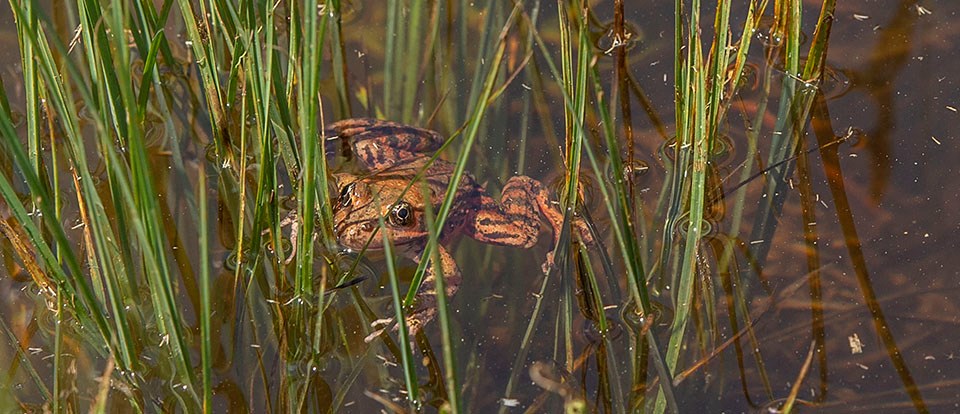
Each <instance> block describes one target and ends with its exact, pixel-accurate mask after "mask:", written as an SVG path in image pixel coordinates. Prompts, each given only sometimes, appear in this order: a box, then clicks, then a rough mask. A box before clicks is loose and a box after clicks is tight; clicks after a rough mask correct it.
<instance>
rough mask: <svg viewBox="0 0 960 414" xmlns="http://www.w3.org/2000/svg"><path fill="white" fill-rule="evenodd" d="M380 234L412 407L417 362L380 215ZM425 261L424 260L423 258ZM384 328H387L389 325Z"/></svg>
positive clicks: (416, 401)
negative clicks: (414, 357)
mask: <svg viewBox="0 0 960 414" xmlns="http://www.w3.org/2000/svg"><path fill="white" fill-rule="evenodd" d="M379 222H380V234H381V237H383V254H384V256H386V259H387V276H388V277H389V279H390V297H391V298H393V310H394V321H396V324H397V339H398V340H399V345H400V365H401V367H402V368H403V379H404V382H405V383H406V386H407V400H408V401H409V402H410V404H411V405H412V406H413V407H415V408H416V407H419V406H420V400H419V399H420V384H419V383H418V382H417V364H416V362H415V361H414V359H413V349H412V347H411V345H410V344H411V343H412V341H411V339H412V338H411V337H410V335H409V330H408V329H407V321H406V318H405V315H404V313H405V312H404V309H405V307H404V306H403V302H402V301H401V300H400V298H401V297H400V280H399V278H398V277H397V271H396V268H395V264H394V254H393V245H392V244H393V241H392V240H390V236H389V232H388V231H387V227H386V224H385V223H384V221H383V217H382V216H381V217H380V219H379ZM424 261H426V260H424ZM386 329H389V325H388V326H387V328H386Z"/></svg>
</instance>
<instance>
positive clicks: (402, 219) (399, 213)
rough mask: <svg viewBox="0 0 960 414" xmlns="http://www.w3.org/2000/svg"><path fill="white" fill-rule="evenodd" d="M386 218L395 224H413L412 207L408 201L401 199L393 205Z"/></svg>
mask: <svg viewBox="0 0 960 414" xmlns="http://www.w3.org/2000/svg"><path fill="white" fill-rule="evenodd" d="M387 219H388V220H389V221H390V224H393V225H395V226H409V225H411V224H413V207H411V206H410V203H407V202H406V201H401V202H399V203H397V204H396V205H395V206H393V210H391V211H390V216H389V217H388V218H387Z"/></svg>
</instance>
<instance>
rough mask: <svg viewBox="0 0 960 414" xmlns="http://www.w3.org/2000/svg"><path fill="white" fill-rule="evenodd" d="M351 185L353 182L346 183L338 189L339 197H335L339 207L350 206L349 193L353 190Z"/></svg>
mask: <svg viewBox="0 0 960 414" xmlns="http://www.w3.org/2000/svg"><path fill="white" fill-rule="evenodd" d="M353 185H354V183H350V184H347V185H345V186H343V188H342V189H341V190H340V197H339V198H337V204H339V205H340V207H349V206H350V193H352V192H353Z"/></svg>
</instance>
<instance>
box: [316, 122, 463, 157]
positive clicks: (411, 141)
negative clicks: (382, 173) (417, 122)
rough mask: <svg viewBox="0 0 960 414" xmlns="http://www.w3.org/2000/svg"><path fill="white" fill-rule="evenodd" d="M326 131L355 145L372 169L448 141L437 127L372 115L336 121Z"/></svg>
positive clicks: (325, 132) (434, 149)
mask: <svg viewBox="0 0 960 414" xmlns="http://www.w3.org/2000/svg"><path fill="white" fill-rule="evenodd" d="M324 135H325V136H326V137H327V139H331V138H334V137H336V138H340V139H342V140H344V142H346V143H349V144H350V145H352V148H353V150H354V151H355V152H356V155H357V157H358V158H359V159H360V161H361V162H362V163H363V164H364V165H365V166H366V167H368V168H371V169H380V168H386V167H389V166H391V165H394V164H396V163H398V162H402V161H405V160H409V159H410V158H413V157H417V156H420V155H424V154H429V153H432V152H434V151H436V150H438V149H440V146H441V145H443V142H444V141H445V140H444V138H443V136H442V135H440V134H439V133H437V132H435V131H431V130H428V129H423V128H417V127H415V126H410V125H403V124H398V123H396V122H390V121H382V120H379V119H370V118H356V119H345V120H342V121H338V122H334V123H332V124H330V125H328V126H327V128H326V129H325V130H324Z"/></svg>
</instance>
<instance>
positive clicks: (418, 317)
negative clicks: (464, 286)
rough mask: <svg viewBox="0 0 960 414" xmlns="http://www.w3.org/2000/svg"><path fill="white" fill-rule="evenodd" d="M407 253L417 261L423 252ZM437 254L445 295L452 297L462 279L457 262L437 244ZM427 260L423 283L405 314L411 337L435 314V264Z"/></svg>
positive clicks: (416, 250)
mask: <svg viewBox="0 0 960 414" xmlns="http://www.w3.org/2000/svg"><path fill="white" fill-rule="evenodd" d="M409 255H410V257H411V258H412V259H413V260H414V261H416V262H418V263H419V261H420V258H421V256H422V255H423V252H422V249H414V250H413V251H411V252H409ZM437 256H439V257H440V268H441V270H442V271H443V283H444V288H445V290H446V294H447V297H448V298H450V297H453V294H455V293H457V290H459V289H460V281H461V279H462V277H461V275H460V267H458V266H457V262H455V261H454V260H453V256H451V255H450V252H448V251H447V249H446V248H444V247H443V246H437ZM429 260H430V262H429V263H427V268H426V269H425V273H424V278H423V283H421V284H420V289H418V290H417V294H416V296H414V299H413V307H412V308H411V310H410V311H409V312H408V313H407V316H406V320H407V328H408V329H409V331H410V336H411V337H412V336H414V335H416V334H417V332H419V331H420V329H422V328H423V327H424V325H426V324H427V323H429V322H430V321H432V320H433V319H434V318H435V317H436V316H437V289H436V287H437V284H436V283H437V274H436V272H435V270H434V269H435V265H434V263H433V258H429Z"/></svg>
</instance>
